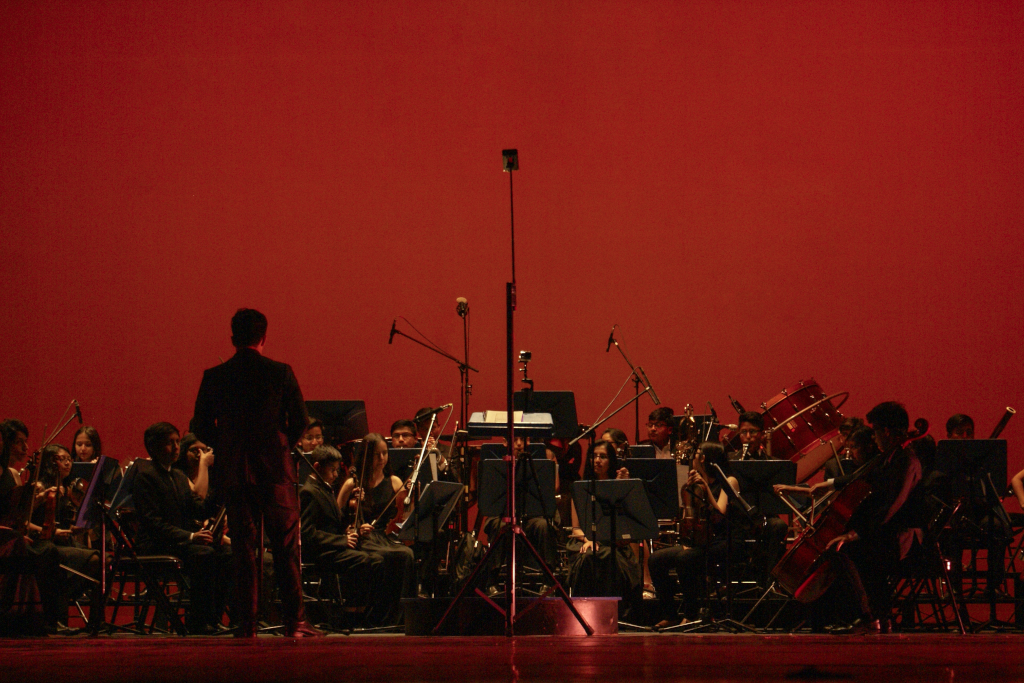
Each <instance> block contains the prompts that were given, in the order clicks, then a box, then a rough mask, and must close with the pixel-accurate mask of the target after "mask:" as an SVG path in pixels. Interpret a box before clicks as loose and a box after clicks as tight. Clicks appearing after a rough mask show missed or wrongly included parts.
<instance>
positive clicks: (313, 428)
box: [295, 417, 324, 455]
mask: <svg viewBox="0 0 1024 683" xmlns="http://www.w3.org/2000/svg"><path fill="white" fill-rule="evenodd" d="M323 445H324V423H323V422H322V421H321V420H318V419H317V418H315V417H311V418H309V424H308V425H307V426H306V431H304V432H302V436H300V437H299V443H298V444H296V446H295V449H296V450H297V451H299V452H300V453H303V454H305V455H309V454H310V453H312V452H313V449H315V448H316V447H317V446H323Z"/></svg>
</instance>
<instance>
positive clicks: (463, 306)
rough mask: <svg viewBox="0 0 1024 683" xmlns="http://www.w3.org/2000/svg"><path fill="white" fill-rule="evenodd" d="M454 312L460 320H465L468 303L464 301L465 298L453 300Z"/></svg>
mask: <svg viewBox="0 0 1024 683" xmlns="http://www.w3.org/2000/svg"><path fill="white" fill-rule="evenodd" d="M455 312H456V313H458V314H459V317H460V318H465V317H466V314H467V313H469V302H468V301H466V297H464V296H460V297H459V298H458V299H456V300H455Z"/></svg>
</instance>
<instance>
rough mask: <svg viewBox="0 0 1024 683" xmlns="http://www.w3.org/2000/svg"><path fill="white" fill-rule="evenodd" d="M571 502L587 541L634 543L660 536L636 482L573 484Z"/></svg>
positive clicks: (649, 505)
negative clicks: (592, 497) (574, 506)
mask: <svg viewBox="0 0 1024 683" xmlns="http://www.w3.org/2000/svg"><path fill="white" fill-rule="evenodd" d="M591 493H593V495H594V499H593V500H591V497H590V496H591ZM572 499H573V503H574V504H575V505H576V516H577V518H578V519H579V522H580V528H581V529H583V533H584V535H586V536H587V538H588V539H589V540H591V541H596V542H598V543H615V542H618V541H630V542H635V541H643V540H648V539H653V538H657V537H658V535H659V534H660V531H659V530H658V518H657V517H655V516H654V510H652V509H651V503H650V501H649V500H648V499H647V493H646V492H645V491H644V483H643V482H642V481H641V480H639V479H602V480H600V481H593V480H580V481H575V482H573V485H572ZM588 530H589V531H588Z"/></svg>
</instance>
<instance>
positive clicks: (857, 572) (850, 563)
mask: <svg viewBox="0 0 1024 683" xmlns="http://www.w3.org/2000/svg"><path fill="white" fill-rule="evenodd" d="M866 417H867V421H868V423H869V424H870V425H871V428H872V429H873V430H874V434H875V443H877V444H878V448H879V450H880V451H881V454H880V455H878V456H877V457H876V458H875V460H874V461H872V462H873V463H874V465H873V466H872V467H871V468H870V469H869V470H868V471H867V472H866V473H863V474H862V476H863V478H864V480H865V481H866V482H867V483H868V485H869V486H870V490H871V495H870V496H868V497H867V498H866V499H865V500H864V502H863V503H861V504H860V505H859V506H858V507H857V508H856V510H855V511H854V513H853V515H852V516H851V518H850V521H849V523H848V524H847V526H846V528H847V531H846V533H844V534H841V535H839V536H836V537H835V538H834V539H832V541H831V542H830V543H829V544H828V546H827V548H834V549H835V550H837V551H841V552H840V553H839V555H838V559H837V561H836V563H837V566H838V567H839V568H840V570H841V571H842V572H843V573H844V574H845V575H846V577H847V581H848V584H849V587H850V588H852V590H853V593H854V597H855V598H856V601H857V603H858V604H857V607H858V608H859V609H860V612H861V617H860V623H859V624H857V628H858V629H859V630H864V631H867V632H877V631H879V630H882V631H885V630H887V629H888V622H887V620H888V618H889V615H890V612H891V599H892V595H891V591H890V589H889V584H888V581H889V577H890V576H892V574H893V572H894V571H895V569H896V565H897V563H898V562H899V561H900V559H902V557H903V556H904V555H905V554H906V552H907V551H908V550H909V543H908V541H909V540H911V539H910V537H909V534H908V533H907V531H908V530H907V526H908V517H909V516H910V515H911V514H912V513H913V510H911V509H910V508H911V507H912V506H905V505H904V503H906V502H907V499H908V498H909V497H910V494H911V492H912V491H913V490H914V488H915V487H916V486H917V484H918V482H919V481H920V479H921V463H920V461H919V460H918V459H917V456H916V455H915V454H914V451H913V450H912V449H910V448H908V447H907V446H908V444H909V437H908V434H907V430H908V429H909V427H910V418H909V416H908V415H907V410H906V408H904V407H903V405H902V404H900V403H897V402H895V401H886V402H885V403H879V404H878V405H877V406H875V407H874V408H872V409H871V411H870V412H869V413H868V414H867V416H866ZM854 479H855V477H853V476H852V475H849V474H847V475H844V476H841V477H836V478H835V479H833V480H830V481H828V482H821V483H819V484H815V485H814V486H813V487H811V491H812V492H818V491H823V490H827V489H829V488H835V489H836V490H842V489H843V488H845V487H846V486H847V485H849V484H850V483H851V482H852V481H853V480H854Z"/></svg>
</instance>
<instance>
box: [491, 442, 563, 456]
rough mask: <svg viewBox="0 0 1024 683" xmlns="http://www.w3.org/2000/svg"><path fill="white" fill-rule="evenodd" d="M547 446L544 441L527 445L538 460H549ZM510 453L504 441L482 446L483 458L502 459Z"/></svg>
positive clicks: (527, 451) (530, 454)
mask: <svg viewBox="0 0 1024 683" xmlns="http://www.w3.org/2000/svg"><path fill="white" fill-rule="evenodd" d="M546 450H547V447H546V446H545V445H544V444H542V443H531V444H527V445H526V453H527V454H528V455H529V457H531V458H536V459H537V460H547V452H546ZM506 453H508V448H506V447H505V444H503V443H485V444H482V445H481V446H480V459H481V460H501V459H502V458H504V457H505V454H506Z"/></svg>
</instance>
